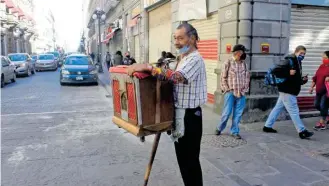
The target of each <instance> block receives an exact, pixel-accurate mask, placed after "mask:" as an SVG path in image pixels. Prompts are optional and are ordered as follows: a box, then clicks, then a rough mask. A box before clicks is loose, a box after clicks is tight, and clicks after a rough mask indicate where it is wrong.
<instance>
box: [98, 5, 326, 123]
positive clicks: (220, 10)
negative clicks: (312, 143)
mask: <svg viewBox="0 0 329 186" xmlns="http://www.w3.org/2000/svg"><path fill="white" fill-rule="evenodd" d="M182 1H184V2H185V3H186V2H188V1H186V0H171V1H170V0H131V1H129V0H120V1H117V5H116V6H115V7H112V10H111V11H110V12H107V20H106V23H107V24H109V25H108V27H107V28H106V26H105V28H104V33H103V36H104V37H105V38H104V40H103V44H106V45H109V46H108V50H109V51H110V52H111V53H114V52H115V51H116V50H122V51H123V52H124V51H130V52H131V54H132V55H133V56H134V57H135V58H136V60H137V62H139V63H152V62H156V61H157V59H158V58H160V54H161V51H171V52H172V53H173V54H176V50H175V48H174V45H173V37H172V36H173V33H174V30H175V29H176V28H177V26H178V25H179V24H180V23H181V22H182V20H180V17H179V15H180V11H186V10H184V9H183V8H179V5H180V3H182ZM199 1H200V2H202V0H199ZM109 2H110V1H109ZM111 2H113V1H111ZM195 2H196V1H195ZM203 4H206V17H205V18H203V19H196V20H195V19H187V20H184V21H187V22H189V23H190V24H192V25H193V26H194V27H195V28H196V29H197V30H198V33H199V36H200V41H199V43H198V46H199V51H200V53H201V55H202V56H203V58H204V60H205V63H206V68H207V81H208V82H207V85H208V102H209V103H210V104H211V105H212V106H213V107H214V111H215V112H218V113H220V112H221V107H222V105H223V94H222V92H221V90H220V72H221V66H222V63H223V61H225V60H226V59H227V58H228V57H229V56H231V51H232V48H233V46H234V45H235V44H237V43H241V44H244V45H245V46H246V47H247V48H248V49H249V50H250V52H249V53H248V57H247V66H248V68H249V69H250V71H251V74H252V75H251V83H250V91H249V93H248V95H247V106H246V110H245V114H244V117H243V119H244V120H245V121H259V120H264V119H266V117H267V114H268V113H269V111H270V110H271V108H273V106H274V104H275V102H276V99H277V96H278V93H277V90H276V88H274V87H268V86H265V85H264V81H263V79H264V75H265V73H266V71H267V70H268V68H270V67H271V66H273V64H275V63H277V62H278V61H280V60H282V59H283V57H284V56H285V55H287V54H288V53H291V52H293V50H294V48H295V47H296V46H297V45H305V46H306V48H307V56H306V58H305V60H304V61H303V69H304V74H305V75H306V74H309V77H312V75H314V73H315V70H316V69H317V67H318V66H319V64H320V63H321V53H322V52H323V51H325V50H328V49H329V22H328V21H326V20H327V18H328V17H329V3H325V2H324V1H323V0H314V1H305V0H292V1H291V0H271V1H263V0H243V1H242V0H241V1H239V0H225V1H224V0H223V1H218V0H203ZM194 8H197V7H195V6H194ZM198 8H200V7H198ZM190 9H193V6H191V8H190ZM273 9H275V10H277V11H272V10H273ZM118 23H120V24H118ZM121 23H122V25H121ZM309 86H310V82H309V83H308V84H307V85H306V86H303V89H302V92H301V94H300V96H299V97H298V100H299V105H300V109H301V110H302V111H308V110H311V109H312V108H313V106H312V105H313V99H314V98H313V97H312V96H310V95H308V94H307V90H308V88H309Z"/></svg>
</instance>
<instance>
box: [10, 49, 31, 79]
mask: <svg viewBox="0 0 329 186" xmlns="http://www.w3.org/2000/svg"><path fill="white" fill-rule="evenodd" d="M8 58H9V59H10V60H11V62H12V63H13V64H14V65H15V66H16V74H17V75H25V76H30V75H31V74H35V63H33V61H32V58H31V57H30V55H29V54H27V53H13V54H9V55H8Z"/></svg>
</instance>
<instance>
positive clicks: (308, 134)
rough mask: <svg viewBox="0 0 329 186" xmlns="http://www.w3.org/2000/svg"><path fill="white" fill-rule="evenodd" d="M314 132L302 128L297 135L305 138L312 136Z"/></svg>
mask: <svg viewBox="0 0 329 186" xmlns="http://www.w3.org/2000/svg"><path fill="white" fill-rule="evenodd" d="M313 134H314V132H309V131H308V130H304V131H303V132H300V133H299V137H300V139H306V138H310V137H311V136H313Z"/></svg>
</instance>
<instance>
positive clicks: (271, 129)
mask: <svg viewBox="0 0 329 186" xmlns="http://www.w3.org/2000/svg"><path fill="white" fill-rule="evenodd" d="M263 131H264V132H267V133H277V132H278V131H276V130H275V129H273V128H270V127H265V126H264V127H263Z"/></svg>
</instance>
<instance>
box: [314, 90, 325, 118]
mask: <svg viewBox="0 0 329 186" xmlns="http://www.w3.org/2000/svg"><path fill="white" fill-rule="evenodd" d="M314 102H315V103H314V105H315V108H316V109H318V110H319V111H320V115H321V116H322V119H324V120H325V119H326V117H327V116H328V98H327V95H326V94H316V97H315V101H314Z"/></svg>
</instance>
